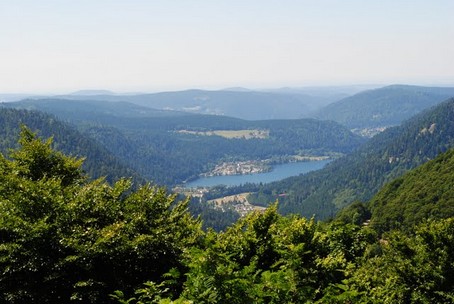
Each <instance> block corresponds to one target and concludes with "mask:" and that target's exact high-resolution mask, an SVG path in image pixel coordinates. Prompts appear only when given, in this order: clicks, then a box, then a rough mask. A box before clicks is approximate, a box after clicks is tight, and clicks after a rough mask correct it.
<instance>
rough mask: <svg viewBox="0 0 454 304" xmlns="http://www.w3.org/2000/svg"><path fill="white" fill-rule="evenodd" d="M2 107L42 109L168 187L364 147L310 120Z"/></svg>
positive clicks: (105, 106) (55, 104)
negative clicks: (234, 166) (218, 172)
mask: <svg viewBox="0 0 454 304" xmlns="http://www.w3.org/2000/svg"><path fill="white" fill-rule="evenodd" d="M64 105H67V107H65V106H64ZM4 106H8V107H17V108H32V109H40V110H42V111H46V112H48V113H52V114H54V115H56V116H57V117H59V118H60V119H64V120H68V121H70V122H72V123H73V124H75V125H76V126H77V127H78V128H79V130H80V131H81V132H83V134H84V135H86V136H88V137H90V138H92V139H95V140H96V141H97V142H99V143H101V144H102V145H103V146H104V147H105V148H106V149H107V150H109V151H110V153H112V154H113V155H115V156H116V157H117V158H118V159H119V160H121V161H122V162H123V163H125V164H127V165H128V166H129V167H131V168H133V169H134V170H135V171H137V172H139V173H140V174H141V175H142V176H144V177H145V178H147V179H148V180H152V181H156V182H159V183H160V184H161V185H167V186H173V185H175V184H180V183H182V182H183V181H186V180H190V179H191V178H197V177H198V176H199V175H200V174H202V173H205V172H207V171H209V170H210V169H212V168H214V166H215V165H217V164H219V163H220V162H222V161H232V160H259V159H261V160H263V159H271V158H273V157H274V158H279V157H285V156H288V155H297V154H299V153H300V152H301V151H304V152H305V153H306V154H315V155H331V154H332V153H333V152H335V153H337V154H338V153H348V152H351V151H352V150H353V149H355V148H356V147H358V146H359V145H360V144H361V143H363V142H364V139H362V138H361V137H359V136H356V135H354V134H352V133H351V132H350V131H349V130H348V129H346V128H344V127H342V126H341V125H339V124H337V123H335V122H332V121H317V120H314V119H294V120H264V121H257V120H256V121H247V120H241V119H237V118H232V117H226V116H220V115H195V114H187V113H186V114H182V113H175V112H172V113H171V114H170V113H167V112H166V113H161V114H160V115H159V114H157V113H156V114H147V113H148V112H149V111H151V109H148V111H147V110H145V109H141V108H140V107H139V109H136V108H135V106H132V105H131V107H130V109H129V110H127V109H124V107H125V106H124V105H123V104H117V103H109V102H101V101H96V102H95V101H86V102H81V103H79V102H74V101H68V100H61V99H60V100H59V99H45V100H25V101H22V102H17V103H8V104H5V105H4ZM243 108H244V107H243ZM243 108H242V111H244V109H243ZM87 109H90V113H87V112H88V111H87ZM151 112H153V111H151ZM155 112H156V110H155ZM158 112H159V111H158ZM134 113H135V114H134ZM138 113H144V114H143V115H142V114H138ZM181 130H187V131H200V132H204V131H213V130H267V131H269V137H268V138H266V139H259V138H254V139H242V138H235V139H228V138H223V137H221V136H202V135H196V134H188V133H181V132H179V131H181Z"/></svg>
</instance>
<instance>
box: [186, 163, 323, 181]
mask: <svg viewBox="0 0 454 304" xmlns="http://www.w3.org/2000/svg"><path fill="white" fill-rule="evenodd" d="M329 162H330V160H318V161H309V162H297V163H287V164H281V165H276V166H273V170H272V171H270V172H265V173H256V174H247V175H222V176H207V177H201V178H199V179H196V180H194V181H192V182H189V183H187V184H186V185H185V187H187V188H196V187H212V186H217V185H226V186H239V185H242V184H245V183H257V184H258V183H264V184H265V183H270V182H274V181H278V180H281V179H284V178H287V177H290V176H296V175H300V174H303V173H308V172H310V171H314V170H319V169H321V168H323V167H324V166H325V165H326V164H327V163H329Z"/></svg>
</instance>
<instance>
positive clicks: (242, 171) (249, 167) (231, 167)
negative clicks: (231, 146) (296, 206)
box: [173, 155, 330, 216]
mask: <svg viewBox="0 0 454 304" xmlns="http://www.w3.org/2000/svg"><path fill="white" fill-rule="evenodd" d="M329 158H330V157H329V156H299V155H295V156H290V157H287V158H286V162H303V161H320V160H326V159H329ZM277 163H282V160H280V162H277V161H276V160H271V159H269V160H250V161H238V162H223V163H221V164H219V165H217V166H216V167H215V168H214V169H213V170H211V171H209V172H206V173H203V174H202V175H201V177H210V176H224V175H246V174H257V173H264V172H270V171H271V170H272V168H273V167H272V165H273V164H277ZM173 191H174V192H176V193H180V194H183V195H185V196H191V197H193V198H198V199H199V201H200V202H203V201H205V200H204V196H205V195H206V193H208V192H209V191H210V187H197V188H187V187H185V186H184V185H182V186H177V187H175V188H174V189H173ZM249 194H250V193H239V194H236V195H230V196H224V197H220V198H216V199H211V200H207V201H206V203H208V204H210V205H212V206H213V207H214V208H216V209H219V210H225V209H228V208H233V209H234V210H235V211H236V212H238V213H239V214H240V215H241V216H244V215H246V214H248V213H250V212H252V211H255V210H258V211H262V210H264V209H265V208H264V207H260V206H254V205H252V204H250V203H249V201H248V199H247V197H248V196H249Z"/></svg>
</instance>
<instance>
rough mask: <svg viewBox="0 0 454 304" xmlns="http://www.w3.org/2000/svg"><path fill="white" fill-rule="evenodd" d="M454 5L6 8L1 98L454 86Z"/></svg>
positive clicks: (102, 2) (194, 1)
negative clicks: (243, 89)
mask: <svg viewBox="0 0 454 304" xmlns="http://www.w3.org/2000/svg"><path fill="white" fill-rule="evenodd" d="M453 14H454V1H453V0H431V1H428V0H411V1H404V0H368V1H364V0H240V1H238V0H121V1H119V0H39V1H36V0H0V93H67V92H72V91H76V90H81V89H106V90H112V91H115V92H153V91H164V90H180V89H189V88H205V89H219V88H225V87H236V86H240V87H248V88H277V87H283V86H290V87H291V86H293V87H302V86H323V85H350V84H393V83H405V84H422V85H453V84H454V18H453Z"/></svg>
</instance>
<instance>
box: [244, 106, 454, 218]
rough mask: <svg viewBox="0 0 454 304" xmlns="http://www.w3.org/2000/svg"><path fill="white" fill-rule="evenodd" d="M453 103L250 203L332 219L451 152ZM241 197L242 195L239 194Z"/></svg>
mask: <svg viewBox="0 0 454 304" xmlns="http://www.w3.org/2000/svg"><path fill="white" fill-rule="evenodd" d="M453 117H454V99H450V100H447V101H445V102H443V103H441V104H440V105H438V106H435V107H434V108H432V109H429V110H427V111H425V112H423V113H421V114H419V115H417V116H415V117H414V118H412V119H410V120H408V121H406V122H405V123H403V124H402V125H401V126H398V127H394V128H390V129H387V130H385V131H384V132H382V133H381V134H378V135H376V136H375V137H373V138H372V139H370V140H369V141H368V142H367V143H365V144H364V145H363V146H361V147H360V148H359V149H358V150H357V151H354V152H353V153H351V154H349V155H346V156H345V157H342V158H339V159H337V160H335V161H333V162H331V163H330V164H328V165H327V166H326V167H325V168H323V169H321V170H318V171H316V172H311V173H308V174H305V175H301V176H298V177H291V178H287V179H284V180H282V181H279V182H275V183H270V184H267V185H263V186H262V187H260V189H259V191H258V192H257V193H255V194H254V195H251V197H250V198H251V201H252V202H253V203H259V204H260V203H261V204H263V203H264V202H273V201H275V200H276V199H278V198H279V203H280V204H279V209H280V211H281V212H283V213H298V214H302V215H304V216H308V217H311V216H313V215H315V216H316V217H317V218H319V219H327V218H329V217H333V216H334V215H335V214H336V212H337V211H338V210H340V209H342V208H343V207H345V206H347V205H348V204H351V203H352V202H354V201H355V200H359V201H367V200H369V199H370V198H371V197H372V196H373V195H374V194H375V193H376V192H377V191H378V190H379V189H380V188H381V187H382V186H383V185H384V184H385V183H386V182H389V181H391V180H392V179H394V178H396V177H398V176H401V175H402V174H403V173H404V172H406V171H407V170H409V169H412V168H415V167H417V166H418V165H421V164H423V163H424V162H426V161H428V160H430V159H433V158H434V157H435V156H437V155H438V154H439V153H441V152H444V151H447V150H448V149H449V148H452V147H454V122H453ZM238 191H241V189H238Z"/></svg>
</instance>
